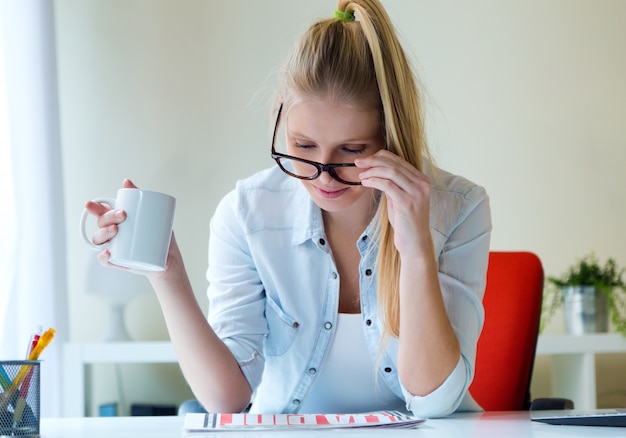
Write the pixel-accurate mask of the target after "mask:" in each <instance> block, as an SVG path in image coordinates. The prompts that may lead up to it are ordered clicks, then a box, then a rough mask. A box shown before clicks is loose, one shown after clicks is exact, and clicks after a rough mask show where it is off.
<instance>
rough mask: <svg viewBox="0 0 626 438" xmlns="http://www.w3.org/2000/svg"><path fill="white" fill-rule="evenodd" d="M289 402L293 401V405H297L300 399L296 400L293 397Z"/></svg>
mask: <svg viewBox="0 0 626 438" xmlns="http://www.w3.org/2000/svg"><path fill="white" fill-rule="evenodd" d="M291 403H293V404H294V405H299V404H300V400H298V399H297V398H296V399H293V400H292V401H291Z"/></svg>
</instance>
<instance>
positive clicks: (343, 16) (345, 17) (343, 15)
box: [335, 9, 354, 21]
mask: <svg viewBox="0 0 626 438" xmlns="http://www.w3.org/2000/svg"><path fill="white" fill-rule="evenodd" d="M335 18H338V19H340V20H341V21H354V12H344V11H340V10H339V9H335Z"/></svg>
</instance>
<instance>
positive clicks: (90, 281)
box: [83, 251, 152, 341]
mask: <svg viewBox="0 0 626 438" xmlns="http://www.w3.org/2000/svg"><path fill="white" fill-rule="evenodd" d="M83 285H84V286H83V287H84V290H85V292H86V293H88V294H95V295H98V296H99V297H100V298H101V299H103V300H104V301H105V302H107V303H108V304H109V307H110V315H109V316H110V318H109V326H108V327H107V329H106V331H105V332H104V334H103V338H102V340H104V341H130V340H131V338H130V336H129V335H128V332H127V330H126V324H125V322H124V307H125V306H126V304H128V303H129V302H130V301H131V300H133V299H134V298H135V297H137V296H139V295H141V294H143V293H147V292H150V291H151V290H152V286H151V285H150V282H149V281H148V279H147V278H146V277H144V276H143V275H140V274H133V273H131V272H128V271H125V270H122V269H116V268H110V267H106V266H103V265H101V264H100V262H98V259H97V257H96V253H94V252H92V251H89V254H87V256H86V257H85V268H84V280H83Z"/></svg>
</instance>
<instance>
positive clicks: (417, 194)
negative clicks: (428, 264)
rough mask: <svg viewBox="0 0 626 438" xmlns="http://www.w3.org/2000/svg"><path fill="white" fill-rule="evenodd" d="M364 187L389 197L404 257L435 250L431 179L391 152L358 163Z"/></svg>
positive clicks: (393, 221) (389, 210) (395, 241)
mask: <svg viewBox="0 0 626 438" xmlns="http://www.w3.org/2000/svg"><path fill="white" fill-rule="evenodd" d="M355 164H356V165H357V167H358V168H360V169H363V172H361V174H360V178H361V183H362V184H363V186H364V187H371V188H374V189H378V190H380V191H381V192H383V193H384V194H385V195H386V197H387V210H388V214H389V221H390V223H391V226H392V227H393V230H394V243H395V245H396V248H397V249H398V251H399V252H400V254H401V255H407V252H411V251H416V250H417V251H419V250H420V249H421V250H423V249H426V248H428V249H431V247H432V240H431V235H430V227H429V222H430V214H429V213H430V178H429V177H428V176H426V175H425V174H424V173H422V172H420V171H419V170H417V169H416V168H415V167H413V166H412V165H411V164H409V163H408V162H407V161H405V160H403V159H402V158H400V157H399V156H397V155H396V154H394V153H392V152H389V151H387V150H380V151H378V152H376V153H375V154H373V155H370V156H369V157H364V158H358V159H357V160H355Z"/></svg>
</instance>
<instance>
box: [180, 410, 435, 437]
mask: <svg viewBox="0 0 626 438" xmlns="http://www.w3.org/2000/svg"><path fill="white" fill-rule="evenodd" d="M424 421H425V420H423V419H421V418H417V417H412V416H410V415H405V414H403V413H401V412H397V411H378V412H370V413H364V414H197V413H190V414H187V415H186V416H185V422H184V424H183V429H184V430H185V431H186V432H211V431H224V430H229V431H236V430H241V431H249V430H271V429H272V430H276V429H291V430H293V429H297V430H303V429H356V428H370V429H371V428H393V429H412V428H415V427H417V426H418V425H420V424H421V423H423V422H424Z"/></svg>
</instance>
